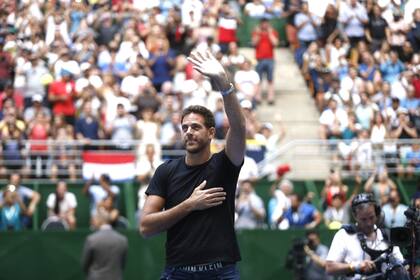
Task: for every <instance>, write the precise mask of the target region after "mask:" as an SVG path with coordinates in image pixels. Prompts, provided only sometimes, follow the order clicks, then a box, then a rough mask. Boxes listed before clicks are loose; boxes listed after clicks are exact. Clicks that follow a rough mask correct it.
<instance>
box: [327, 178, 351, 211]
mask: <svg viewBox="0 0 420 280" xmlns="http://www.w3.org/2000/svg"><path fill="white" fill-rule="evenodd" d="M347 191H348V186H347V185H345V184H343V182H342V181H341V175H340V173H339V172H338V171H336V170H331V172H330V175H329V176H328V178H327V179H326V180H325V185H324V188H323V189H322V191H321V196H322V197H323V199H324V205H325V206H324V207H325V208H326V207H328V206H332V201H333V197H334V196H335V195H339V196H340V198H341V201H342V202H343V203H345V202H346V197H347Z"/></svg>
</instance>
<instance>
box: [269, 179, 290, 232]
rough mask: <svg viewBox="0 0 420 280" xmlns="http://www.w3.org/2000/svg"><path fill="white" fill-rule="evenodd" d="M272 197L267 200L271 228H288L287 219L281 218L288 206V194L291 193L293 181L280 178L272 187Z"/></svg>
mask: <svg viewBox="0 0 420 280" xmlns="http://www.w3.org/2000/svg"><path fill="white" fill-rule="evenodd" d="M272 189H273V190H272V192H273V195H272V198H271V199H270V200H269V201H268V209H267V210H268V213H267V214H268V221H269V223H270V227H271V228H273V229H277V228H278V229H282V230H285V229H288V228H289V221H287V220H286V219H283V220H281V217H282V216H283V214H284V212H286V211H287V210H288V209H289V208H290V204H291V202H290V196H291V195H292V194H293V183H292V182H291V181H289V180H286V179H284V180H281V181H279V182H278V183H277V184H276V185H273V187H272Z"/></svg>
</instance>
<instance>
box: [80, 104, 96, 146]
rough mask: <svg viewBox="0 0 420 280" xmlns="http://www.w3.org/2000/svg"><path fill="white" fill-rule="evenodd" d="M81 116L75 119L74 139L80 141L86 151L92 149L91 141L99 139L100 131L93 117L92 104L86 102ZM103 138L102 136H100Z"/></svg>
mask: <svg viewBox="0 0 420 280" xmlns="http://www.w3.org/2000/svg"><path fill="white" fill-rule="evenodd" d="M82 108H83V112H82V114H81V115H80V116H79V117H78V118H77V119H76V124H75V133H76V139H77V140H79V141H81V142H82V143H83V145H84V147H85V148H86V149H92V148H93V147H94V146H91V145H90V144H91V141H95V140H98V139H100V138H101V137H100V136H99V135H100V134H103V133H101V132H102V130H101V129H100V128H101V124H100V123H99V121H98V119H97V118H96V117H95V116H94V115H93V112H92V102H91V101H86V102H85V103H84V104H83V105H82ZM102 136H103V135H102Z"/></svg>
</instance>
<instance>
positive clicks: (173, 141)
mask: <svg viewBox="0 0 420 280" xmlns="http://www.w3.org/2000/svg"><path fill="white" fill-rule="evenodd" d="M160 143H161V144H162V149H167V150H172V149H174V150H175V149H180V148H182V145H183V144H182V138H181V114H180V113H179V112H174V114H172V116H171V119H170V121H166V122H164V123H163V125H162V129H161V131H160Z"/></svg>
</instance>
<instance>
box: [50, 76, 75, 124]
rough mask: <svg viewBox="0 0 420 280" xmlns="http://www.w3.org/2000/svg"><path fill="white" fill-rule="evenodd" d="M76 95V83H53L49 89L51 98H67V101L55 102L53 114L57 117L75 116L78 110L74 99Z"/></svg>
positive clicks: (61, 81)
mask: <svg viewBox="0 0 420 280" xmlns="http://www.w3.org/2000/svg"><path fill="white" fill-rule="evenodd" d="M75 93H76V90H75V85H74V81H69V82H65V81H64V80H60V81H55V82H52V83H51V85H50V89H49V94H50V95H51V96H65V97H66V99H65V100H57V101H53V113H54V114H56V115H64V116H74V114H75V113H76V108H75V106H74V100H73V97H74V95H75Z"/></svg>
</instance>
